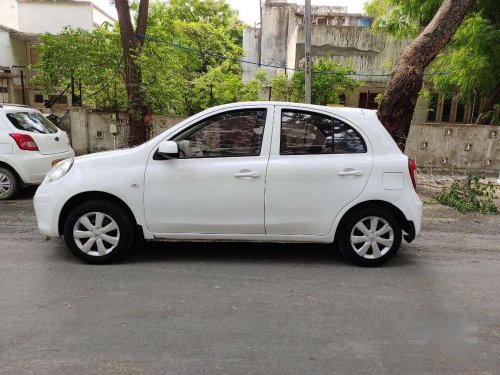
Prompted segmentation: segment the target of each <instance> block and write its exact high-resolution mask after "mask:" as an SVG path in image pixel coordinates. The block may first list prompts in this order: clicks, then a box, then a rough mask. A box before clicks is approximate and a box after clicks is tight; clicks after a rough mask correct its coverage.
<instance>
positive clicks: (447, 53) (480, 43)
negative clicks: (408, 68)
mask: <svg viewBox="0 0 500 375" xmlns="http://www.w3.org/2000/svg"><path fill="white" fill-rule="evenodd" d="M441 3H442V0H371V1H370V2H369V3H367V4H366V5H365V10H366V11H367V13H368V14H369V15H371V16H372V17H374V28H375V30H381V31H385V32H387V33H388V34H390V35H392V36H395V37H405V38H406V37H410V38H414V37H416V36H417V35H418V34H420V32H421V31H422V29H423V28H424V27H425V26H427V24H428V23H429V22H430V21H431V20H432V18H433V17H434V14H435V13H436V12H437V10H438V9H439V7H440V5H441ZM499 14H500V1H498V0H477V1H476V4H475V6H474V7H473V11H472V12H471V13H470V14H469V15H468V16H467V18H466V19H465V20H464V22H463V23H462V25H461V26H460V27H459V29H458V30H457V32H456V33H455V35H454V37H453V39H452V40H451V42H450V43H449V45H448V46H447V47H446V48H445V49H444V50H443V51H442V53H441V54H439V55H438V57H437V58H436V59H435V61H434V62H433V63H432V64H431V66H430V67H429V72H433V73H445V74H435V75H430V76H428V77H427V79H426V82H427V83H429V84H431V85H433V86H435V87H436V88H437V89H438V90H439V91H441V92H443V93H445V94H447V95H448V96H454V95H458V96H459V99H460V100H461V101H463V102H471V101H472V100H473V98H474V96H476V97H477V98H478V99H479V98H480V97H482V98H485V97H487V96H488V95H490V94H491V93H492V92H493V91H494V89H495V87H498V85H499V84H500V29H499V25H500V22H499V21H498V15H499ZM492 112H493V113H495V112H494V111H492Z"/></svg>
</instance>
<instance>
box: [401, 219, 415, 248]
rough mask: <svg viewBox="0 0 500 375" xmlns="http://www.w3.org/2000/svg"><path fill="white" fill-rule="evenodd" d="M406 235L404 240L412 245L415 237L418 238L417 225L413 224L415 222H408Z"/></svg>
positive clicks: (405, 229)
mask: <svg viewBox="0 0 500 375" xmlns="http://www.w3.org/2000/svg"><path fill="white" fill-rule="evenodd" d="M404 231H405V233H406V234H405V235H403V237H404V239H405V241H406V242H408V243H410V242H412V241H413V240H414V239H415V237H416V236H417V235H416V234H415V224H413V221H407V222H406V226H405V228H404Z"/></svg>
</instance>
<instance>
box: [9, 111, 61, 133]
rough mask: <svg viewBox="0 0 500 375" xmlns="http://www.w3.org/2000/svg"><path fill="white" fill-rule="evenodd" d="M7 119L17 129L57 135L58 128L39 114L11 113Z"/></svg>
mask: <svg viewBox="0 0 500 375" xmlns="http://www.w3.org/2000/svg"><path fill="white" fill-rule="evenodd" d="M7 119H8V120H9V121H10V123H11V124H12V125H14V127H15V128H16V129H19V130H24V131H28V132H32V133H41V134H53V133H57V130H58V129H57V127H56V126H55V125H54V124H53V123H52V121H50V120H49V119H48V118H46V117H45V116H44V115H42V114H41V113H38V112H11V113H7Z"/></svg>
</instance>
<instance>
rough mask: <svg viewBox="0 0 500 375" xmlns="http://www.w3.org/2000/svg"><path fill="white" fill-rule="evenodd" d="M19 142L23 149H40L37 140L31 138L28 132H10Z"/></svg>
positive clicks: (18, 144)
mask: <svg viewBox="0 0 500 375" xmlns="http://www.w3.org/2000/svg"><path fill="white" fill-rule="evenodd" d="M9 135H10V136H11V137H12V138H14V140H15V141H16V143H17V146H18V147H19V148H20V149H21V150H26V151H38V146H37V145H36V142H35V141H34V140H33V138H31V136H30V135H28V134H20V133H11V134H9Z"/></svg>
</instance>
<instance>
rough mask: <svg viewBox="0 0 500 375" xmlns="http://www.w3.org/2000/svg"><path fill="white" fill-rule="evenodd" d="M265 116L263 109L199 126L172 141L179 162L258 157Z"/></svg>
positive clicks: (230, 114)
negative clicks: (189, 159) (216, 158)
mask: <svg viewBox="0 0 500 375" xmlns="http://www.w3.org/2000/svg"><path fill="white" fill-rule="evenodd" d="M266 113H267V111H266V110H265V109H251V110H239V111H231V112H226V113H223V114H218V115H215V116H212V117H210V118H208V119H205V120H203V121H201V122H199V123H198V124H196V125H195V126H193V127H191V128H189V129H188V130H186V131H185V132H183V133H181V134H180V135H178V136H176V137H175V138H173V140H174V141H176V142H177V144H178V145H179V158H180V159H188V158H215V157H224V156H225V157H235V156H258V155H260V148H261V146H262V138H263V136H264V126H265V123H266Z"/></svg>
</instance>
